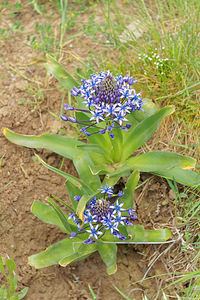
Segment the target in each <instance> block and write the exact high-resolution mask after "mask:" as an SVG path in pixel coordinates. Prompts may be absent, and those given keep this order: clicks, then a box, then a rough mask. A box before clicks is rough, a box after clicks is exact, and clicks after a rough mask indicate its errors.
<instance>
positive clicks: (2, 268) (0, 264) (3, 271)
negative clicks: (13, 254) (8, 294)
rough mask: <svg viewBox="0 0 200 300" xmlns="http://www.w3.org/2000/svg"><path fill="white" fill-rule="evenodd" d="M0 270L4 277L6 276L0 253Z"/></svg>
mask: <svg viewBox="0 0 200 300" xmlns="http://www.w3.org/2000/svg"><path fill="white" fill-rule="evenodd" d="M0 271H1V272H2V273H3V275H4V276H5V277H7V275H6V272H5V269H4V265H3V260H2V257H1V255H0Z"/></svg>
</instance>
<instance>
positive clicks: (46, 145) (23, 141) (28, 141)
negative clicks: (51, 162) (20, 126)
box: [4, 128, 84, 159]
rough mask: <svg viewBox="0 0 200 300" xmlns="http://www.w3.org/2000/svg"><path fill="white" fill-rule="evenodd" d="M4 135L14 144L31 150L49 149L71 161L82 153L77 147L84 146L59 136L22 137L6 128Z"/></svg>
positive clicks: (46, 134) (48, 134)
mask: <svg viewBox="0 0 200 300" xmlns="http://www.w3.org/2000/svg"><path fill="white" fill-rule="evenodd" d="M4 135H5V137H6V138H7V139H8V140H9V141H11V142H12V143H14V144H17V145H20V146H25V147H29V148H41V149H49V150H51V151H53V152H55V153H57V154H60V155H62V156H64V157H67V158H69V159H73V158H75V157H77V156H78V155H79V154H80V153H81V152H82V151H81V150H79V149H78V148H77V145H84V143H82V142H79V141H77V140H76V139H73V138H69V137H66V136H62V135H58V134H50V133H45V134H43V135H40V136H34V135H22V134H17V133H15V132H13V131H11V130H9V129H7V128H4Z"/></svg>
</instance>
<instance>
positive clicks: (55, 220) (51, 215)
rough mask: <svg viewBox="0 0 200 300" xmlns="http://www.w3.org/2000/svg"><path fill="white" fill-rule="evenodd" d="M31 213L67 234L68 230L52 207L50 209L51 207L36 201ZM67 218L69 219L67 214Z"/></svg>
mask: <svg viewBox="0 0 200 300" xmlns="http://www.w3.org/2000/svg"><path fill="white" fill-rule="evenodd" d="M31 212H32V213H33V214H34V215H35V216H36V217H37V218H38V219H40V220H41V221H43V222H45V223H48V224H52V225H56V226H58V227H59V228H60V230H62V231H63V232H67V231H66V228H65V227H64V225H63V223H62V222H61V220H60V218H59V216H58V215H57V213H56V212H55V210H54V209H53V208H52V207H50V206H49V205H47V204H45V203H43V202H40V201H37V200H35V201H34V202H33V205H32V207H31ZM65 216H66V217H68V216H67V215H66V214H65Z"/></svg>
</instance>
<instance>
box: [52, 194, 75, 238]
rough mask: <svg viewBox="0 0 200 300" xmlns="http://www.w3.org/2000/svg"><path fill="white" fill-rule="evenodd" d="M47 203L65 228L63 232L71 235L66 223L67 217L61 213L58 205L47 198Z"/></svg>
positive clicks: (69, 227) (68, 225)
mask: <svg viewBox="0 0 200 300" xmlns="http://www.w3.org/2000/svg"><path fill="white" fill-rule="evenodd" d="M47 201H48V202H49V203H50V204H51V206H52V207H53V209H54V210H55V212H56V213H57V215H58V217H59V218H60V220H61V222H62V223H63V226H64V227H65V230H66V232H67V233H71V232H72V230H71V226H70V224H69V223H68V217H66V215H65V214H64V213H63V212H62V210H61V209H60V208H59V207H58V205H57V204H56V203H55V202H54V201H53V200H52V199H51V198H50V197H47Z"/></svg>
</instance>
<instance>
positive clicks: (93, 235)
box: [86, 224, 103, 240]
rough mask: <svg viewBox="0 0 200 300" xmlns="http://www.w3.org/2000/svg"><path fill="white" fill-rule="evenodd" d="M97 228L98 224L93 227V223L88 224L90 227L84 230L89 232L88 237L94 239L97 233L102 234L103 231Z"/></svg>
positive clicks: (96, 237)
mask: <svg viewBox="0 0 200 300" xmlns="http://www.w3.org/2000/svg"><path fill="white" fill-rule="evenodd" d="M98 229H99V225H96V226H95V227H93V225H92V224H91V225H90V229H89V230H86V232H89V233H90V235H89V237H91V238H95V239H96V240H97V239H98V236H99V235H102V234H103V233H102V232H101V231H99V230H98Z"/></svg>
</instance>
